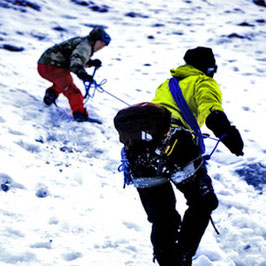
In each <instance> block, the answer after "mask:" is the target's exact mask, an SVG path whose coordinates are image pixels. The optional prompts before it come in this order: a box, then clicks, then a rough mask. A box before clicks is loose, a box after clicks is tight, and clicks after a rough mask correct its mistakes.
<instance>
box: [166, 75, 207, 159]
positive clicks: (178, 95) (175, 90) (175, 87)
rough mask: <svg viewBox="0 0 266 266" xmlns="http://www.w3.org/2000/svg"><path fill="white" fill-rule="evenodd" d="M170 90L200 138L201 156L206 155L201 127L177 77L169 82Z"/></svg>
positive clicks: (183, 114) (185, 117)
mask: <svg viewBox="0 0 266 266" xmlns="http://www.w3.org/2000/svg"><path fill="white" fill-rule="evenodd" d="M169 88H170V92H171V94H172V96H173V98H174V100H175V101H176V103H177V106H178V107H179V109H180V111H181V113H182V116H183V117H184V119H185V120H186V122H187V123H188V124H189V126H190V127H191V129H192V130H193V131H194V133H195V134H196V135H197V136H198V138H199V147H200V151H201V154H203V153H205V145H204V141H203V136H202V133H201V130H200V127H199V125H198V122H197V120H196V119H195V117H194V115H193V113H192V111H191V110H190V108H189V106H188V104H187V102H186V100H185V98H184V96H183V94H182V91H181V89H180V86H179V84H178V79H177V78H176V77H173V78H171V79H170V80H169Z"/></svg>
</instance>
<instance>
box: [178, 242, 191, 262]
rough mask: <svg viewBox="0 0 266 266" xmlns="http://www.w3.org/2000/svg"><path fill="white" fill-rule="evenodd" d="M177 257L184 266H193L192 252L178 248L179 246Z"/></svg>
mask: <svg viewBox="0 0 266 266" xmlns="http://www.w3.org/2000/svg"><path fill="white" fill-rule="evenodd" d="M177 256H178V258H179V260H180V261H181V264H180V265H182V266H191V265H192V257H193V255H192V252H191V251H190V250H186V249H185V248H183V247H180V246H178V244H177Z"/></svg>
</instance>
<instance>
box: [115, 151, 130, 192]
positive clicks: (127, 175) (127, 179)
mask: <svg viewBox="0 0 266 266" xmlns="http://www.w3.org/2000/svg"><path fill="white" fill-rule="evenodd" d="M121 162H122V163H121V164H120V165H119V167H118V172H122V171H123V172H124V188H125V187H126V185H130V184H132V183H133V181H132V178H131V174H130V168H129V164H128V159H127V155H126V152H125V147H123V148H122V150H121Z"/></svg>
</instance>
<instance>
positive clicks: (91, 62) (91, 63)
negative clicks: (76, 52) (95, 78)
mask: <svg viewBox="0 0 266 266" xmlns="http://www.w3.org/2000/svg"><path fill="white" fill-rule="evenodd" d="M88 65H89V67H92V66H94V67H101V66H102V61H101V60H99V59H94V60H92V59H90V60H89V63H88Z"/></svg>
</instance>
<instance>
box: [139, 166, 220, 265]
mask: <svg viewBox="0 0 266 266" xmlns="http://www.w3.org/2000/svg"><path fill="white" fill-rule="evenodd" d="M176 187H177V188H178V189H179V190H180V191H181V192H182V193H183V194H184V196H185V198H186V200H187V205H188V209H187V210H186V212H185V214H184V217H183V219H182V221H181V217H180V215H179V214H178V212H177V211H176V209H175V204H176V199H175V195H174V191H173V187H172V185H171V183H170V182H168V183H165V184H163V185H159V186H155V187H151V188H138V192H139V195H140V199H141V202H142V204H143V207H144V209H145V211H146V213H147V215H148V220H149V222H150V223H152V232H151V242H152V244H153V247H154V253H155V256H156V257H157V260H158V261H159V257H160V258H161V262H162V263H161V262H160V261H159V263H160V265H167V266H168V265H169V266H170V265H176V264H175V260H176V254H175V253H176V250H177V246H179V247H180V248H182V250H185V251H186V252H188V253H190V254H191V256H193V255H195V253H196V250H197V248H198V245H199V243H200V240H201V238H202V236H203V234H204V232H205V229H206V227H207V225H208V222H209V219H210V214H211V212H212V211H213V210H214V209H216V208H217V206H218V200H217V197H216V195H215V193H214V191H213V187H212V181H211V178H210V177H209V176H208V175H207V171H206V169H205V167H203V168H201V169H200V170H199V171H198V172H197V173H196V175H195V177H194V178H192V179H191V180H190V181H188V182H186V183H184V184H178V185H176ZM164 260H167V262H165V263H163V261H164Z"/></svg>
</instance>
